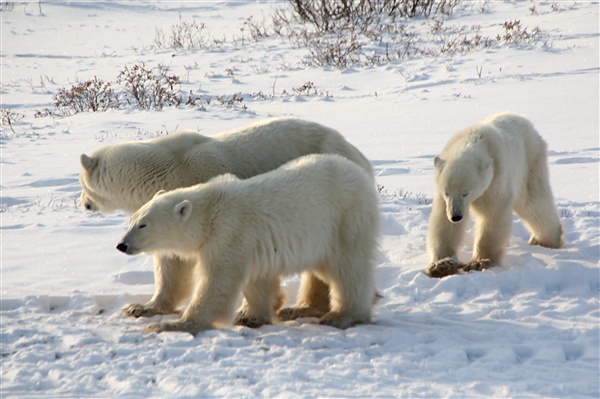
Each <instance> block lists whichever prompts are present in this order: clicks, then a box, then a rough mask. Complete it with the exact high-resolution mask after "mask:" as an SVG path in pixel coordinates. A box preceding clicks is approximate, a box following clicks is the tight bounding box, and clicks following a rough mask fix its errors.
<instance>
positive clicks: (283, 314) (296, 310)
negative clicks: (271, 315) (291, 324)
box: [277, 306, 327, 321]
mask: <svg viewBox="0 0 600 399" xmlns="http://www.w3.org/2000/svg"><path fill="white" fill-rule="evenodd" d="M325 313H327V312H326V311H323V310H320V309H317V308H312V307H308V306H303V307H293V308H284V309H281V310H280V311H279V313H278V314H277V316H278V317H279V320H281V321H291V320H296V319H302V318H306V317H316V318H319V317H322V316H323V315H324V314H325Z"/></svg>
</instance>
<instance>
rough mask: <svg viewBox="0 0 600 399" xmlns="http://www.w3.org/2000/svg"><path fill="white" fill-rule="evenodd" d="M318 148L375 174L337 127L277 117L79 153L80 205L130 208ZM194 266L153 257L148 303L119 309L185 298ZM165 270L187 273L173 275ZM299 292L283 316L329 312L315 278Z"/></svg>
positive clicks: (159, 307)
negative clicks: (160, 195)
mask: <svg viewBox="0 0 600 399" xmlns="http://www.w3.org/2000/svg"><path fill="white" fill-rule="evenodd" d="M315 153H323V154H325V153H331V154H339V155H342V156H344V157H346V158H348V159H349V160H351V161H353V162H355V163H356V164H358V165H359V166H360V167H361V168H363V169H364V170H365V171H366V172H367V173H368V174H369V175H370V176H373V168H372V165H371V163H370V162H369V160H368V159H367V158H366V157H365V156H364V155H363V154H362V153H361V152H360V151H359V150H358V149H357V148H356V147H354V146H353V145H352V144H350V143H349V142H348V141H346V140H345V139H344V137H343V136H342V135H341V134H340V133H338V132H337V131H335V130H333V129H331V128H328V127H325V126H323V125H320V124H317V123H314V122H309V121H305V120H301V119H296V118H276V119H270V120H267V121H263V122H258V123H255V124H251V125H249V126H245V127H242V128H239V129H236V130H232V131H227V132H224V133H220V134H216V135H214V136H210V137H207V136H204V135H200V134H197V133H192V132H180V133H174V134H171V135H169V136H166V137H161V138H157V139H153V140H148V141H141V142H140V141H134V142H125V143H119V144H112V145H108V146H105V147H103V148H100V149H99V150H97V151H96V152H95V153H93V154H92V155H91V156H88V155H85V154H83V155H81V165H82V170H81V173H80V175H79V180H80V183H81V187H82V192H81V204H82V205H83V207H84V208H85V209H87V210H90V211H101V212H105V213H107V212H111V211H115V210H124V211H125V212H127V213H129V214H133V213H134V212H135V211H137V210H138V209H139V208H140V207H141V206H142V205H143V204H145V203H146V202H147V201H149V200H150V199H151V198H152V196H153V195H154V194H155V193H156V192H157V191H159V190H173V189H175V188H180V187H188V186H191V185H194V184H197V183H202V182H206V181H208V180H209V179H211V178H212V177H215V176H217V175H220V174H223V173H232V174H234V175H235V176H237V177H239V178H242V179H245V178H249V177H252V176H255V175H258V174H261V173H265V172H268V171H270V170H273V169H275V168H277V167H279V166H281V165H282V164H284V163H286V162H288V161H290V160H292V159H295V158H298V157H300V156H302V155H307V154H315ZM374 184H375V183H374V177H373V185H374ZM193 267H194V266H193V263H190V262H189V261H186V260H184V259H181V258H180V257H178V256H173V255H168V254H162V255H157V256H155V257H154V280H155V289H154V295H153V297H152V298H151V299H150V301H149V302H147V303H146V304H135V303H134V304H131V305H130V306H128V307H125V308H124V309H123V311H124V313H125V314H126V315H128V316H134V317H141V316H144V317H150V316H153V315H156V314H169V313H174V312H175V311H176V309H177V306H178V305H179V304H180V303H181V302H182V300H183V298H186V297H188V296H189V293H190V290H191V287H192V285H191V282H190V280H189V279H187V278H186V277H184V276H187V274H188V273H187V271H188V270H190V269H192V268H193ZM170 269H181V270H185V271H186V272H183V273H181V275H173V274H169V273H168V270H170ZM300 293H301V295H300V296H299V298H298V303H297V304H296V305H295V306H294V307H292V308H288V309H285V310H284V311H283V312H282V313H281V314H282V318H285V319H293V318H296V317H300V316H313V315H315V314H319V313H322V312H323V311H328V309H329V289H328V287H327V286H326V285H324V283H323V282H322V281H321V280H320V279H317V278H314V277H313V276H312V275H311V274H307V275H306V276H303V278H302V282H301V286H300ZM282 299H283V298H282Z"/></svg>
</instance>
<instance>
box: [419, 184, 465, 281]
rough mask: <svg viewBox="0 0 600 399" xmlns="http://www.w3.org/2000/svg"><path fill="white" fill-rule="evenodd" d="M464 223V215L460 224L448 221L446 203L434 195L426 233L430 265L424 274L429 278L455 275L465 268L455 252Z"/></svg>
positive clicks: (462, 232) (463, 230) (462, 234)
mask: <svg viewBox="0 0 600 399" xmlns="http://www.w3.org/2000/svg"><path fill="white" fill-rule="evenodd" d="M466 223H467V217H466V215H465V217H463V219H462V220H461V221H460V222H451V221H450V220H448V217H447V216H446V202H445V201H444V199H443V198H442V197H441V196H439V194H436V197H435V199H434V201H433V208H432V210H431V216H430V217H429V230H428V233H427V252H428V253H429V259H430V263H429V267H428V268H427V270H425V273H426V274H427V275H428V276H429V277H437V278H442V277H446V276H450V275H452V274H457V273H458V272H459V271H460V270H461V269H462V268H463V267H464V266H465V265H464V264H463V263H461V262H459V261H458V258H457V257H456V252H457V251H458V247H459V246H460V243H461V242H462V239H463V236H464V233H465V229H466Z"/></svg>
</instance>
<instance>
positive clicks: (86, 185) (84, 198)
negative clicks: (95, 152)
mask: <svg viewBox="0 0 600 399" xmlns="http://www.w3.org/2000/svg"><path fill="white" fill-rule="evenodd" d="M79 159H80V161H81V166H82V170H81V173H79V183H80V184H81V196H80V197H79V200H80V202H81V206H83V207H84V208H85V209H86V210H88V211H94V212H103V213H109V212H113V211H116V210H118V209H120V206H119V204H117V203H115V202H114V201H112V200H111V199H112V198H114V197H113V196H112V195H111V193H110V192H109V190H108V189H107V187H106V186H105V184H104V183H105V180H104V179H102V178H101V177H100V173H101V170H100V168H99V167H98V166H99V162H100V159H99V158H98V157H90V156H88V155H86V154H81V157H80V158H79Z"/></svg>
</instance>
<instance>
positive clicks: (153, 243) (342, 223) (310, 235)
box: [117, 155, 379, 333]
mask: <svg viewBox="0 0 600 399" xmlns="http://www.w3.org/2000/svg"><path fill="white" fill-rule="evenodd" d="M378 225H379V209H378V198H377V192H376V190H375V187H374V186H373V180H372V179H371V176H370V175H369V174H367V173H366V172H365V171H364V170H363V169H361V168H360V167H359V166H357V165H356V164H355V163H353V162H351V161H349V160H347V159H346V158H343V157H341V156H338V155H307V156H304V157H301V158H299V159H297V160H294V161H291V162H289V163H287V164H285V165H283V166H281V167H280V168H278V169H276V170H274V171H271V172H268V173H265V174H263V175H259V176H256V177H252V178H249V179H246V180H240V179H238V178H237V177H235V176H233V175H231V174H225V175H222V176H218V177H216V178H214V179H212V180H210V181H208V182H207V183H203V184H198V185H195V186H192V187H187V188H181V189H177V190H173V191H170V192H166V193H163V192H159V193H157V195H155V197H154V198H153V199H152V200H151V201H149V202H148V203H147V204H145V205H144V206H143V207H141V208H140V209H139V210H138V211H137V212H135V213H134V214H133V216H132V217H131V221H130V224H129V228H128V230H127V233H126V234H125V236H124V237H123V239H122V240H121V241H120V242H119V244H118V245H117V249H119V250H120V251H122V252H124V253H126V254H129V255H135V254H138V253H140V252H147V253H151V254H170V255H176V256H179V257H181V258H183V259H187V260H190V261H192V262H193V263H194V268H195V269H196V270H195V272H196V273H198V274H199V275H200V276H201V277H202V278H201V279H199V280H198V282H197V283H196V284H197V286H196V287H194V290H193V295H192V299H191V302H190V304H189V306H188V307H187V309H186V310H185V312H184V313H183V315H182V316H181V318H180V319H179V320H178V321H175V322H170V323H156V324H152V325H150V326H149V328H148V330H147V331H149V332H162V331H187V332H190V333H196V332H198V331H202V330H206V329H211V328H215V327H217V326H219V325H222V324H223V323H228V322H230V321H231V320H232V319H233V307H234V305H235V302H236V298H237V297H238V295H239V293H240V292H243V294H244V297H245V300H246V302H247V306H246V308H245V309H244V312H243V313H241V314H238V319H239V318H243V319H246V320H245V321H244V322H243V323H238V324H248V325H251V326H253V327H257V326H260V325H262V324H268V323H271V321H272V318H273V313H274V311H273V310H274V308H275V307H276V306H275V302H276V301H277V296H278V284H277V281H278V279H279V276H281V275H286V274H291V273H299V272H308V273H310V274H312V275H313V276H315V277H316V278H318V279H320V280H323V281H324V282H325V283H326V284H327V285H328V286H329V287H330V295H329V300H330V309H329V311H328V312H327V313H324V314H322V315H321V318H320V320H319V322H320V323H321V324H326V325H330V326H334V327H338V328H348V327H350V326H353V325H355V324H358V323H368V322H369V321H370V319H371V310H372V306H373V298H374V297H375V295H376V290H375V283H374V259H375V255H376V250H377V237H378V231H379V227H378ZM175 273H180V271H179V270H175V269H169V270H167V274H175ZM167 278H168V276H167ZM186 278H188V279H189V278H191V276H186ZM238 322H239V320H238Z"/></svg>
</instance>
